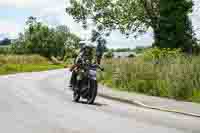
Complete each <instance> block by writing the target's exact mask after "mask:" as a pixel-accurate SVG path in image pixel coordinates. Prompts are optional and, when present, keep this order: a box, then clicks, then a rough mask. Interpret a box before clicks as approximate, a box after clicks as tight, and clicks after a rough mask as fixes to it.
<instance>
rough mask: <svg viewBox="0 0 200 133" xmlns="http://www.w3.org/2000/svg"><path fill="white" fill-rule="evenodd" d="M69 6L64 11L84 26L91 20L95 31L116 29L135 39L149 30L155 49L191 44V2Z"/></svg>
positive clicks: (99, 0)
mask: <svg viewBox="0 0 200 133" xmlns="http://www.w3.org/2000/svg"><path fill="white" fill-rule="evenodd" d="M70 3H71V5H70V6H69V7H67V8H66V12H67V13H68V14H70V15H71V16H73V18H74V20H75V21H76V22H80V23H82V24H83V25H84V27H87V22H88V21H91V20H92V21H93V22H94V24H95V26H96V29H98V31H101V32H103V33H104V34H107V35H109V34H110V33H111V32H112V31H113V30H119V31H120V32H121V33H122V34H125V35H127V36H134V37H137V36H138V35H140V34H143V33H145V32H147V31H148V30H149V29H150V28H151V29H153V33H154V40H155V43H154V44H153V45H154V46H157V47H160V48H180V47H181V48H183V49H187V48H188V47H190V46H191V45H192V43H193V42H192V40H193V31H192V25H191V22H190V20H189V17H188V13H191V12H192V6H193V2H192V0H176V1H175V0H71V1H70ZM168 40H172V41H171V42H170V41H168Z"/></svg>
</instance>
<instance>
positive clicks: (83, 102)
mask: <svg viewBox="0 0 200 133" xmlns="http://www.w3.org/2000/svg"><path fill="white" fill-rule="evenodd" d="M79 103H81V104H87V102H86V101H79ZM87 105H91V106H98V107H101V106H107V104H102V103H99V102H94V103H93V104H87Z"/></svg>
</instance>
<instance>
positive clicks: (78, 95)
mask: <svg viewBox="0 0 200 133" xmlns="http://www.w3.org/2000/svg"><path fill="white" fill-rule="evenodd" d="M80 97H81V96H80V94H78V93H77V92H76V91H74V94H73V101H74V102H79V100H80Z"/></svg>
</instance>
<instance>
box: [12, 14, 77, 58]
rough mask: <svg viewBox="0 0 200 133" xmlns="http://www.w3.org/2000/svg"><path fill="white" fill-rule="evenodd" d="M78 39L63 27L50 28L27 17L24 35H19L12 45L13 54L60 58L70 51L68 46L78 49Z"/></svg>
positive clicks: (33, 18)
mask: <svg viewBox="0 0 200 133" xmlns="http://www.w3.org/2000/svg"><path fill="white" fill-rule="evenodd" d="M79 40H80V39H79V37H78V36H76V35H75V34H73V33H71V32H70V30H69V28H68V27H67V26H65V25H60V26H57V27H55V28H50V27H48V25H45V24H43V23H41V22H38V21H37V18H35V17H29V18H28V20H27V22H26V28H25V32H24V34H22V33H20V34H19V38H18V39H17V41H16V42H15V43H14V44H13V45H12V48H13V51H14V52H15V53H22V54H24V53H27V54H29V53H30V54H40V55H43V56H46V57H49V58H50V57H51V56H55V57H61V58H63V57H64V56H65V55H66V54H68V53H70V52H71V51H69V50H68V47H69V46H72V45H73V46H74V47H78V42H79Z"/></svg>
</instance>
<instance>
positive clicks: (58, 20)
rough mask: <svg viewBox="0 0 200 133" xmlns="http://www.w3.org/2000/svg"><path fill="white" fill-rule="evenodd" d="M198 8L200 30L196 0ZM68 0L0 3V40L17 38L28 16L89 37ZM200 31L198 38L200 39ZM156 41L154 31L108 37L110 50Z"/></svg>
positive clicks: (195, 19) (196, 25)
mask: <svg viewBox="0 0 200 133" xmlns="http://www.w3.org/2000/svg"><path fill="white" fill-rule="evenodd" d="M194 2H195V8H194V12H193V14H191V18H192V21H193V26H194V29H195V30H196V29H198V28H200V23H199V22H200V9H198V7H200V0H194ZM68 3H69V0H1V1H0V39H2V38H4V37H9V38H16V37H17V35H18V33H19V32H23V28H24V25H25V20H26V18H27V17H29V16H35V17H37V18H38V19H39V20H41V21H43V22H45V23H48V24H49V25H52V26H55V25H59V24H65V25H67V26H69V27H70V29H71V31H72V32H74V33H75V34H77V35H79V36H81V37H88V35H89V31H84V30H83V29H82V28H81V26H80V25H79V24H77V23H75V22H74V21H73V19H72V17H70V16H68V15H67V14H65V6H66V5H67V4H68ZM199 31H200V30H197V36H198V38H200V32H199ZM152 42H153V35H152V33H151V32H148V33H147V34H145V35H143V36H141V37H139V38H137V39H134V38H129V39H126V37H124V36H122V35H121V34H120V33H118V32H113V33H112V35H111V36H110V37H109V38H108V47H111V48H117V47H130V48H134V47H136V46H149V45H151V44H152Z"/></svg>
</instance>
